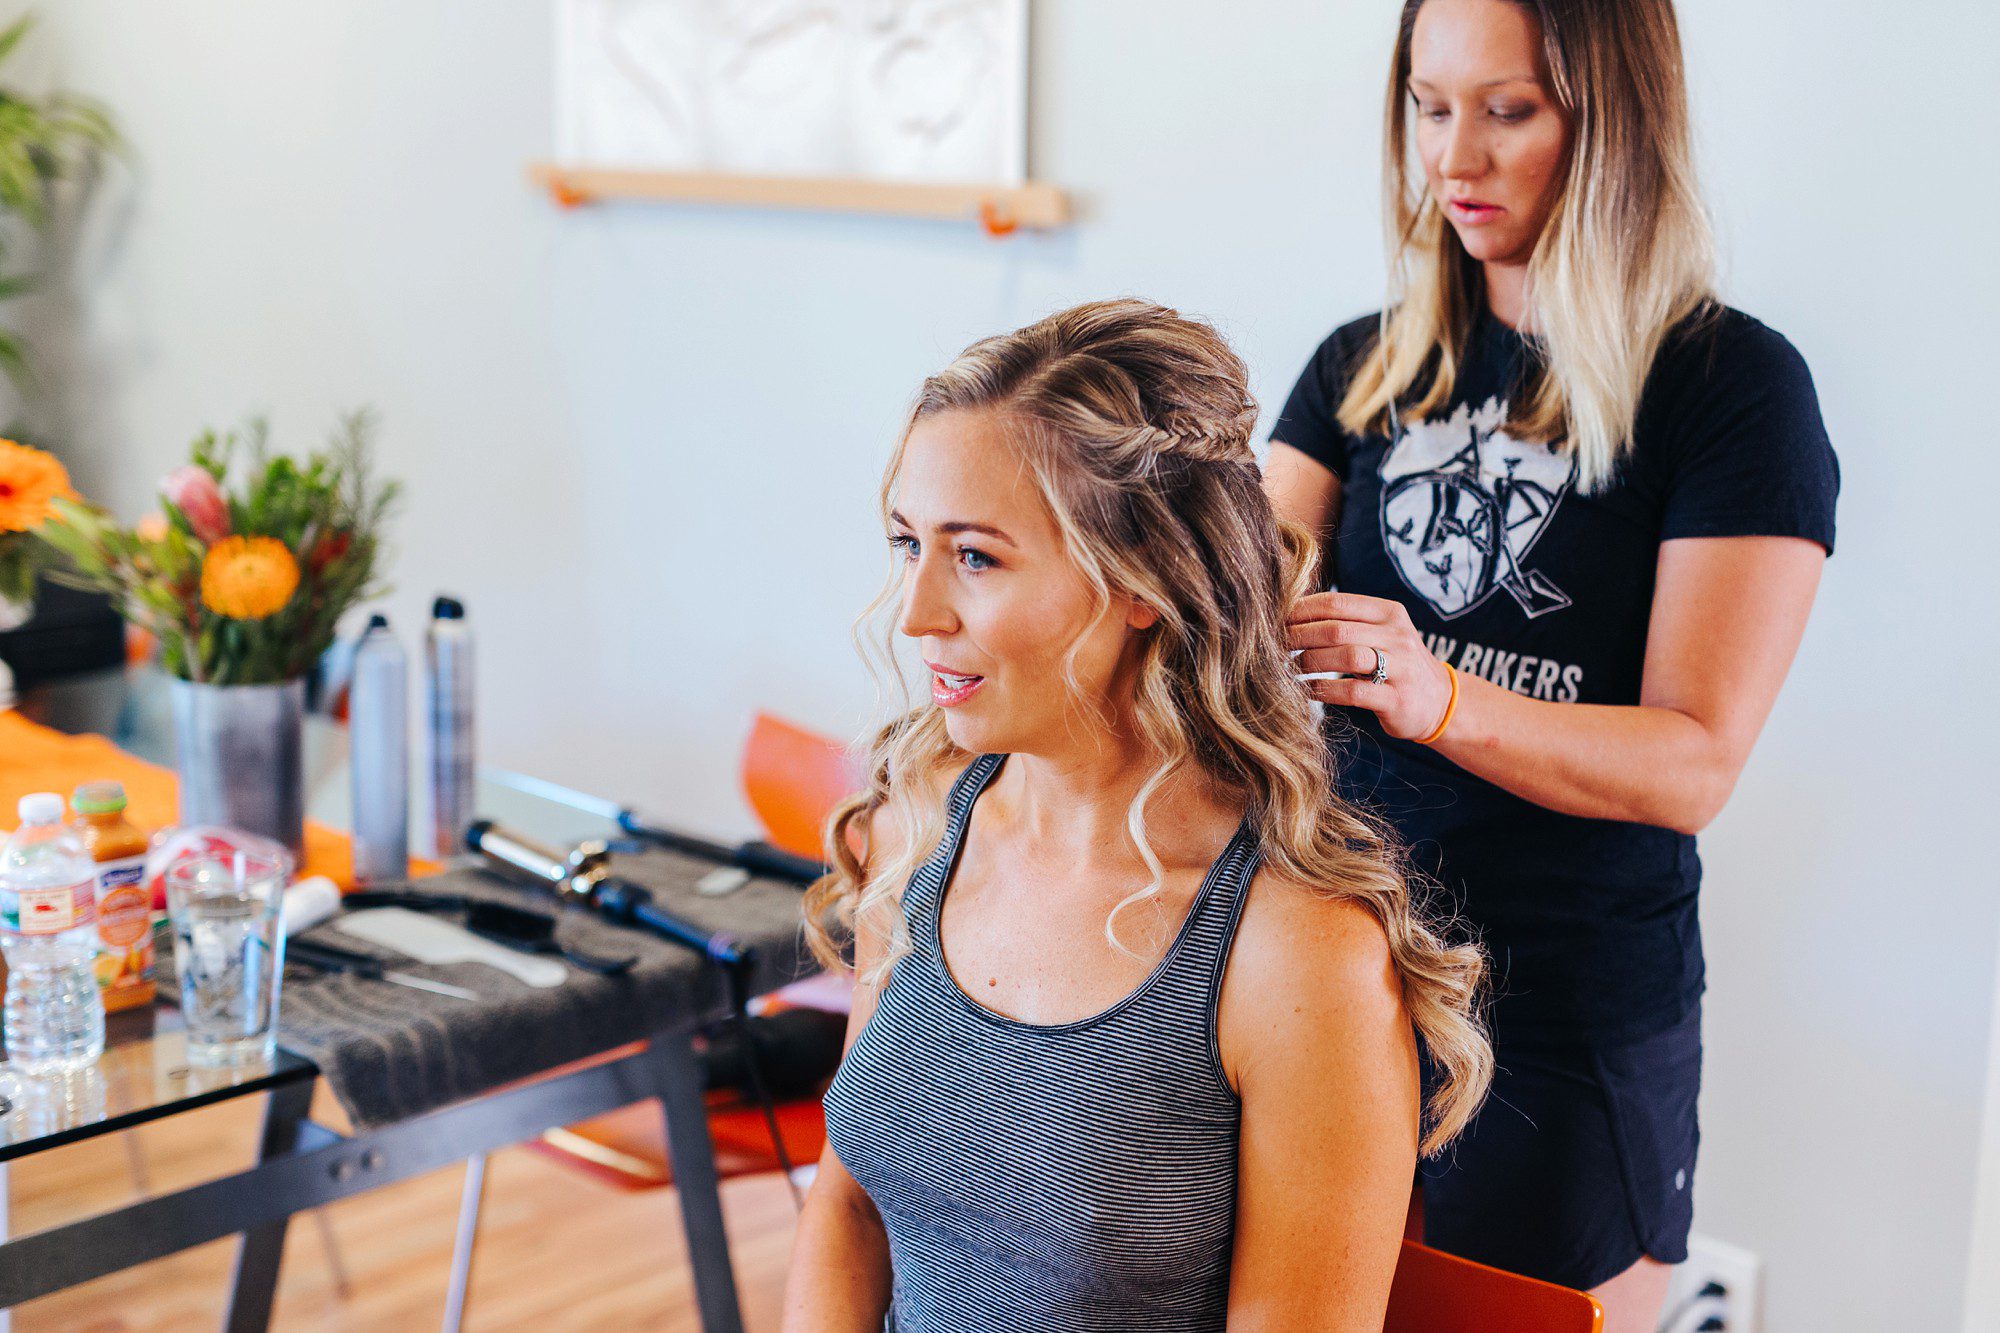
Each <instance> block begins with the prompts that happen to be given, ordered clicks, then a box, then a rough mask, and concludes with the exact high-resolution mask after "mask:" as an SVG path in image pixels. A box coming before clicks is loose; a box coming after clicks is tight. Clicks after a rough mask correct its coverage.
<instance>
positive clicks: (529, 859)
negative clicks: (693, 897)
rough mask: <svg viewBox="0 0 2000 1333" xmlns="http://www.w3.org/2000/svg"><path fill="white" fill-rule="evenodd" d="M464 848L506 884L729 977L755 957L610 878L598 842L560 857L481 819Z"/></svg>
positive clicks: (606, 853)
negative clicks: (644, 936) (513, 882)
mask: <svg viewBox="0 0 2000 1333" xmlns="http://www.w3.org/2000/svg"><path fill="white" fill-rule="evenodd" d="M465 845H466V848H467V850H469V851H472V852H476V853H478V854H479V856H481V857H482V858H484V859H485V861H486V863H487V864H488V865H490V866H492V867H494V868H495V869H496V870H498V871H499V872H500V873H501V874H503V875H506V876H507V877H509V878H511V879H522V880H527V881H528V882H530V883H533V884H535V885H536V886H538V887H540V888H545V889H550V890H552V891H554V893H555V895H556V896H557V897H558V898H560V899H561V900H562V901H564V902H571V903H578V904H581V905H582V906H584V907H587V908H589V909H590V910H591V911H593V912H595V913H597V914H598V915H599V916H601V917H603V918H604V919H605V920H607V921H609V922H611V923H612V924H614V925H620V926H637V927H639V928H641V929H644V930H649V931H651V932H653V933H654V934H655V935H660V936H663V937H665V938H666V939H670V940H672V941H674V942H675V943H676V944H681V945H685V946H686V947H687V948H690V949H692V950H694V951H695V952H696V953H698V954H700V955H702V956H703V957H704V958H707V959H710V960H711V961H713V962H715V963H718V964H720V965H721V966H723V967H724V968H727V969H729V970H730V971H731V972H736V971H739V970H742V969H745V968H747V967H749V965H750V964H751V963H753V962H755V961H756V951H755V950H754V949H752V948H751V947H750V946H748V945H746V944H743V943H742V942H740V941H739V940H737V938H736V937H735V936H733V935H729V934H726V933H721V932H717V933H710V932H708V931H705V930H703V929H702V928H701V927H700V926H697V925H695V924H693V923H692V922H689V921H686V920H683V919H682V918H681V917H679V916H677V915H675V914H674V913H673V912H670V911H668V910H667V909H666V908H664V907H662V906H660V905H659V904H658V903H657V902H655V901H654V899H653V894H652V890H650V889H647V888H646V887H644V886H643V885H639V884H634V883H633V882H632V881H631V880H629V879H621V878H619V877H618V876H615V875H613V874H612V873H611V852H610V849H609V848H607V847H606V846H605V845H604V844H603V843H601V842H585V843H579V844H578V845H577V847H576V848H575V849H574V850H573V851H571V852H569V853H568V854H566V855H565V854H563V853H560V852H554V851H551V850H549V849H548V848H546V847H543V846H542V845H541V844H539V843H536V842H531V841H529V840H528V839H527V838H524V837H522V836H521V835H520V834H518V833H510V832H508V831H507V830H506V829H503V828H501V827H499V826H498V825H496V824H495V823H494V822H493V821H492V820H490V819H481V820H476V821H474V823H473V824H472V826H471V827H470V828H468V829H467V830H466V831H465Z"/></svg>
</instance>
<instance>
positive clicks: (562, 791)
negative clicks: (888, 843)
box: [479, 768, 827, 884]
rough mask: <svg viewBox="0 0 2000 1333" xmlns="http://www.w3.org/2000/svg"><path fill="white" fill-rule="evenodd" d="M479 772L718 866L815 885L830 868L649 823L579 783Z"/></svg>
mask: <svg viewBox="0 0 2000 1333" xmlns="http://www.w3.org/2000/svg"><path fill="white" fill-rule="evenodd" d="M479 771H480V775H481V776H482V777H486V778H489V779H491V780H492V781H494V782H498V783H499V784H501V785H502V786H505V787H512V788H513V789H514V790H515V791H519V792H526V793H527V794H528V795H530V796H538V797H540V798H541V799H543V800H545V801H554V802H555V803H556V804H558V805H566V806H568V807H569V808H570V809H572V810H582V811H584V812H586V813H588V814H592V815H596V816H597V817H598V818H600V819H608V820H610V821H611V822H612V823H614V824H616V825H617V826H618V828H619V830H620V831H621V832H623V833H624V834H625V835H626V836H627V837H631V838H637V839H639V840H640V841H641V842H650V843H652V844H653V845H654V846H657V847H664V848H666V849H667V850H668V851H670V852H680V853H682V854H683V855H686V856H696V857H700V858H701V859H702V860H704V861H714V862H716V863H717V864H719V865H726V866H736V867H738V868H739V869H742V870H747V871H749V872H750V873H751V874H753V875H761V876H764V877H766V878H769V879H782V880H786V881H789V882H791V883H794V884H810V883H812V882H813V881H814V880H816V879H818V878H819V877H820V876H821V875H824V874H825V873H826V870H827V868H826V866H825V865H824V864H823V863H821V862H819V861H816V860H813V859H812V858H811V857H806V856H797V855H794V854H793V853H791V852H787V851H784V850H781V849H780V848H777V847H773V846H772V845H771V844H770V843H768V842H746V843H742V844H740V845H738V846H734V847H732V846H729V845H728V844H726V843H720V842H710V841H709V840H708V839H706V838H697V837H694V836H693V835H692V834H687V833H676V832H675V831H674V830H672V829H668V828H661V827H660V826H659V825H658V824H651V823H648V822H647V821H646V820H645V819H643V818H641V817H640V815H639V812H638V811H637V810H634V809H633V808H632V807H631V806H629V805H620V804H618V803H617V802H616V801H608V800H606V799H604V798H603V797H602V796H593V795H591V794H590V793H589V792H586V791H578V790H577V789H576V788H574V787H565V786H563V785H562V784H561V783H559V782H550V781H548V780H547V779H546V778H537V777H530V776H529V775H528V774H526V773H513V772H509V771H508V770H506V769H502V768H481V769H480V770H479Z"/></svg>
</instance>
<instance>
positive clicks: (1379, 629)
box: [1285, 592, 1451, 740]
mask: <svg viewBox="0 0 2000 1333" xmlns="http://www.w3.org/2000/svg"><path fill="white" fill-rule="evenodd" d="M1285 622H1286V625H1287V631H1286V641H1287V645H1288V646H1289V647H1291V648H1294V649H1300V648H1302V649H1304V650H1305V651H1304V652H1302V653H1300V654H1299V656H1298V658H1297V659H1296V663H1295V664H1296V666H1297V667H1298V670H1299V674H1301V675H1313V674H1316V673H1318V672H1323V671H1339V672H1344V673H1347V674H1348V675H1350V676H1352V677H1353V679H1351V680H1309V681H1307V682H1306V688H1307V689H1308V690H1310V691H1311V693H1312V696H1313V698H1315V699H1318V700H1319V701H1320V702H1322V703H1329V704H1339V705H1341V706H1342V707H1344V708H1366V709H1367V710H1368V711H1370V712H1371V713H1374V714H1375V716H1376V717H1377V718H1379V719H1380V720H1381V723H1382V730H1384V731H1386V732H1388V733H1389V734H1390V735H1391V736H1394V737H1396V738H1398V739H1399V740H1414V739H1416V738H1417V737H1419V736H1428V735H1430V734H1431V732H1432V731H1433V730H1435V729H1436V727H1437V724H1438V722H1439V721H1440V720H1441V719H1442V718H1443V717H1444V710H1445V706H1446V705H1447V704H1448V703H1449V702H1450V700H1451V677H1450V676H1449V675H1447V674H1446V672H1445V668H1444V664H1443V663H1442V662H1440V661H1438V660H1437V658H1435V657H1433V656H1431V651H1430V649H1429V648H1426V647H1425V646H1424V641H1423V639H1422V638H1420V637H1419V636H1418V634H1417V631H1416V628H1415V627H1414V626H1412V625H1411V624H1410V613H1409V612H1408V611H1406V610H1404V609H1403V604H1402V603H1401V602H1392V601H1389V600H1388V599H1387V598H1383V597H1362V596H1359V595H1358V594H1355V593H1348V592H1316V593H1313V594H1312V595H1310V596H1308V597H1301V598H1299V600H1298V601H1296V602H1294V603H1293V604H1292V609H1291V610H1290V612H1288V613H1287V614H1286V616H1285ZM1377 649H1379V650H1380V651H1381V653H1382V657H1383V665H1384V667H1385V668H1386V670H1387V671H1388V675H1389V679H1388V680H1387V681H1386V682H1384V683H1383V684H1380V685H1377V684H1375V682H1374V681H1373V680H1371V679H1369V678H1370V677H1371V676H1373V675H1374V674H1375V650H1377Z"/></svg>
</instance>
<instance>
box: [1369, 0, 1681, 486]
mask: <svg viewBox="0 0 2000 1333" xmlns="http://www.w3.org/2000/svg"><path fill="white" fill-rule="evenodd" d="M1511 2H1512V3H1515V4H1518V5H1520V6H1521V7H1522V8H1523V9H1526V10H1527V11H1528V12H1529V13H1530V14H1532V15H1533V16H1534V17H1535V19H1536V20H1537V22H1538V23H1539V24H1540V28H1541V36H1542V59H1543V63H1544V65H1545V66H1546V68H1547V70H1548V77H1549V83H1550V86H1551V89H1552V91H1553V93H1554V95H1555V99H1556V101H1557V103H1558V104H1559V105H1560V106H1561V107H1562V110H1563V113H1564V115H1565V116H1567V117H1568V118H1569V123H1570V126H1571V133H1572V142H1571V145H1570V152H1569V163H1568V167H1567V169H1566V175H1565V178H1564V181H1563V187H1562V193H1561V195H1560V196H1559V197H1558V198H1557V200H1556V205H1555V209H1554V211H1553V212H1552V213H1551V214H1550V215H1549V220H1548V223H1547V224H1546V225H1545V226H1544V227H1543V228H1542V234H1541V236H1540V238H1539V239H1538V240H1537V241H1536V243H1535V250H1534V254H1533V255H1532V256H1531V257H1530V259H1529V261H1528V304H1529V309H1530V311H1531V312H1532V322H1533V325H1534V328H1535V331H1536V334H1537V341H1538V343H1539V355H1538V356H1537V357H1536V358H1535V359H1536V362H1537V364H1536V365H1535V366H1534V367H1533V368H1532V369H1531V371H1530V383H1529V384H1527V385H1525V386H1523V392H1521V393H1519V394H1517V395H1516V396H1515V399H1514V404H1513V409H1512V416H1513V420H1512V421H1510V422H1509V423H1508V430H1509V431H1510V432H1511V433H1513V434H1514V435H1515V436H1517V437H1518V438H1521V439H1527V440H1542V441H1550V440H1565V441H1566V444H1565V447H1566V448H1568V449H1569V450H1571V451H1572V452H1574V454H1575V455H1576V459H1577V485H1578V487H1579V489H1581V490H1584V491H1594V490H1597V489H1599V488H1600V487H1602V486H1604V485H1606V484H1608V483H1609V482H1610V480H1611V478H1612V476H1613V475H1614V473H1615V472H1616V469H1617V464H1618V460H1619V458H1620V457H1621V456H1622V455H1623V453H1624V452H1625V451H1626V450H1627V449H1628V448H1629V447H1630V445H1631V438H1632V424H1633V421H1634V420H1635V419H1636V417H1637V416H1638V412H1639V397H1640V394H1641V393H1642V391H1643V390H1644V388H1645V384H1646V375H1647V373H1648V371H1650V370H1651V369H1652V365H1653V358H1654V356H1655V355H1656V354H1657V353H1658V352H1659V349H1660V344H1661V342H1662V341H1663V340H1664V339H1665V338H1666V336H1667V334H1668V332H1669V331H1670V330H1672V329H1673V328H1674V327H1675V326H1676V325H1678V324H1680V323H1681V322H1682V321H1683V320H1685V319H1687V318H1689V317H1690V316H1692V315H1697V314H1700V313H1703V312H1706V311H1709V310H1710V309H1712V307H1713V290H1714V273H1715V241H1714V237H1713V235H1712V234H1711V232H1710V229H1709V222H1708V214H1707V212H1706V210H1705V209H1704V208H1703V206H1702V202H1701V194H1700V190H1699V187H1698V185H1697V183H1696V180H1695V171H1694V150H1693V135H1692V132H1691V131H1690V129H1689V125H1688V107H1687V81H1686V75H1685V71H1684V68H1683V65H1682V61H1681V39H1680V29H1679V26H1678V25H1677V24H1676V22H1675V20H1674V7H1673V0H1511ZM1423 7H1424V0H1405V3H1404V5H1403V15H1402V23H1401V26H1400V27H1399V29H1398V32H1397V37H1396V50H1395V54H1394V56H1393V57H1392V58H1391V60H1390V64H1389V92H1388V106H1387V108H1386V112H1385V118H1384V127H1385V133H1384V143H1383V156H1382V170H1383V207H1384V212H1385V215H1386V218H1385V221H1386V223H1387V227H1388V241H1389V270H1390V283H1389V288H1390V290H1389V300H1388V304H1387V306H1386V308H1385V313H1384V315H1383V321H1382V335H1381V336H1380V337H1379V338H1377V339H1376V341H1375V344H1374V346H1373V347H1372V348H1371V349H1370V351H1369V353H1368V355H1367V357H1366V358H1364V359H1363V361H1362V363H1361V365H1360V366H1359V367H1358V368H1357V369H1356V371H1355V373H1354V376H1353V378H1352V380H1351V381H1350V383H1349V386H1348V390H1347V394H1346V397H1345V398H1344V399H1343V400H1342V401H1341V404H1340V412H1339V417H1340V424H1341V425H1342V426H1343V427H1344V428H1346V429H1347V430H1348V431H1350V432H1352V433H1354V434H1356V435H1369V434H1380V433H1382V432H1383V431H1385V430H1387V429H1388V428H1389V427H1390V425H1391V421H1390V409H1391V407H1392V405H1393V406H1395V407H1396V408H1397V409H1398V410H1399V411H1401V412H1405V413H1408V414H1410V415H1413V416H1418V417H1422V416H1425V415H1428V414H1429V413H1430V412H1431V411H1433V410H1434V409H1436V408H1438V407H1440V406H1442V405H1443V404H1445V403H1448V402H1449V401H1451V393H1452V387H1453V384H1454V383H1455V381H1456V379H1457V375H1458V368H1459V366H1460V365H1461V364H1462V363H1463V362H1464V359H1465V345H1466V339H1467V337H1468V336H1469V334H1470V333H1471V330H1472V322H1473V319H1474V317H1475V316H1476V315H1477V314H1478V312H1479V309H1480V307H1481V306H1482V305H1483V304H1484V302H1485V285H1484V281H1483V271H1482V269H1481V267H1480V265H1479V262H1478V261H1477V260H1475V259H1473V258H1472V256H1471V255H1469V254H1467V253H1466V251H1465V247H1464V246H1463V245H1462V244H1461V243H1460V242H1459V239H1458V233H1457V232H1455V231H1454V230H1452V228H1451V226H1450V224H1449V223H1448V222H1447V220H1446V219H1445V216H1444V213H1443V211H1442V206H1441V204H1440V203H1439V201H1438V199H1437V197H1436V196H1435V195H1433V194H1432V193H1431V190H1430V186H1429V182H1428V181H1427V180H1426V179H1425V176H1424V171H1423V167H1422V164H1421V163H1419V162H1418V161H1416V159H1415V153H1414V150H1413V149H1412V147H1411V133H1410V129H1411V119H1412V117H1413V116H1414V114H1415V112H1414V109H1413V105H1414V104H1413V99H1412V97H1411V95H1410V90H1409V86H1408V85H1409V79H1410V45H1411V40H1412V35H1413V34H1414V32H1415V31H1416V26H1417V13H1418V11H1419V10H1421V9H1422V8H1423ZM1406 400H1407V401H1406Z"/></svg>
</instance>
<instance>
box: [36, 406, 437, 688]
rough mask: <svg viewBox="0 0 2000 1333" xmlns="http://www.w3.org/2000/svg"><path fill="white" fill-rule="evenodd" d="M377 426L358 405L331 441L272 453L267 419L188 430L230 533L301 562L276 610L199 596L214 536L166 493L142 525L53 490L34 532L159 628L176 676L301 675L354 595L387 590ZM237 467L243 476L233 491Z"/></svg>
mask: <svg viewBox="0 0 2000 1333" xmlns="http://www.w3.org/2000/svg"><path fill="white" fill-rule="evenodd" d="M373 433H374V419H373V417H372V416H371V415H370V414H369V413H367V412H355V413H352V414H350V415H348V416H347V417H344V418H343V419H342V420H341V422H340V425H339V426H338V427H337V428H336V430H335V431H334V433H333V437H332V439H331V440H330V441H329V442H328V443H327V445H326V447H325V448H323V449H321V450H319V451H318V452H315V453H312V454H309V455H307V456H306V457H305V458H304V459H303V460H295V459H293V458H291V457H288V456H286V455H284V454H273V453H272V452H271V451H270V448H269V429H268V427H267V425H266V423H265V422H263V421H262V420H253V421H251V422H250V423H249V424H248V425H246V426H245V427H244V428H243V429H242V430H241V431H232V432H229V433H227V434H220V435H218V434H217V433H216V432H214V431H206V432H204V433H203V434H202V435H201V436H200V437H199V438H197V439H196V440H195V442H194V446H193V449H192V450H191V456H192V459H193V462H194V463H195V465H196V466H198V467H201V468H203V469H205V470H206V471H207V472H208V473H209V475H210V476H212V477H214V478H215V480H216V481H217V483H219V484H220V485H221V486H222V488H223V491H224V498H225V500H226V502H227V505H228V511H229V526H230V535H232V536H239V537H271V538H275V539H276V540H278V541H280V542H282V543H284V545H285V547H286V549H287V550H288V551H290V552H291V554H292V557H293V559H294V560H296V561H297V563H298V567H299V585H298V588H297V590H296V591H295V592H294V593H293V594H292V596H291V598H290V599H289V600H288V601H286V603H285V604H284V605H283V606H282V607H281V608H279V609H278V611H276V612H275V613H274V614H272V615H269V616H265V617H262V618H261V619H256V620H245V619H236V618H232V617H229V616H225V615H221V614H219V613H217V612H216V611H215V610H213V609H212V608H211V607H209V606H208V605H207V604H206V603H205V602H204V601H203V600H202V596H201V575H202V565H203V562H204V561H205V560H206V559H207V557H208V551H209V548H208V545H207V544H206V543H205V542H203V541H202V539H201V537H200V536H199V535H198V534H197V532H196V529H195V525H194V524H193V523H191V522H190V521H189V518H188V515H187V514H185V513H183V512H182V511H181V510H180V509H179V508H177V507H176V506H175V505H173V504H172V503H169V502H166V501H164V500H163V501H162V504H161V508H162V510H163V511H164V515H165V519H166V521H165V524H164V525H163V527H162V528H161V529H160V530H157V531H153V532H149V533H146V534H142V533H141V532H140V531H139V530H137V529H128V528H126V527H125V526H124V525H122V524H120V523H119V522H118V520H117V519H115V518H114V517H112V516H111V515H110V514H108V513H106V512H105V511H103V510H101V509H97V508H94V507H92V506H90V505H87V504H77V503H74V502H71V501H67V500H58V501H56V506H55V507H56V517H55V518H53V519H51V520H50V521H49V522H48V523H47V524H45V525H44V526H43V527H42V528H41V529H40V530H39V533H38V535H39V537H40V538H41V540H43V541H45V542H47V543H48V544H49V545H50V546H52V547H54V548H55V549H56V550H57V551H59V552H61V554H62V555H64V556H65V557H67V564H68V565H69V568H68V569H63V568H60V567H58V568H57V569H56V570H54V571H52V573H51V575H50V577H52V578H55V579H58V580H61V581H62V582H65V583H69V584H71V585H73V586H76V587H82V588H91V589H95V590H97V591H100V592H104V593H107V594H109V595H110V597H111V599H112V601H113V602H114V603H115V604H116V605H117V606H118V608H119V610H120V612H121V613H122V614H123V615H124V616H125V618H126V619H127V620H129V621H131V622H132V623H133V624H135V625H137V626H139V627H140V628H142V629H144V630H146V631H148V632H149V633H151V634H152V635H153V636H154V638H156V639H157V640H158V641H159V644H160V654H161V661H162V663H163V664H164V665H165V667H166V668H167V670H168V671H170V672H172V673H173V674H174V675H176V676H179V677H181V678H182V679H183V680H198V681H207V682H209V683H211V684H216V685H266V684H274V683H277V682H280V681H287V680H293V679H296V678H298V677H299V676H302V675H304V674H305V673H306V672H307V671H309V670H311V668H312V665H313V663H315V662H317V661H318V660H319V658H320V656H321V655H322V654H323V653H325V652H326V650H327V648H328V647H329V646H330V645H331V644H332V643H333V637H334V630H335V627H336V625H337V624H338V622H339V620H340V617H341V616H342V614H344V613H345V612H346V611H347V610H348V608H350V607H352V606H354V605H356V604H357V603H359V602H362V601H364V600H367V599H369V598H372V597H376V596H380V595H381V594H383V593H385V592H387V591H388V589H387V588H386V586H384V585H383V584H381V583H380V582H379V581H378V580H377V577H376V573H377V565H378V562H379V560H380V558H381V555H382V532H383V527H384V524H385V522H386V520H387V519H388V517H389V515H390V513H391V511H392V510H393V508H394V506H395V504H396V501H397V499H398V497H399V494H400V490H401V488H400V487H399V485H398V484H397V483H396V482H393V481H381V480H378V479H377V478H376V477H375V475H374V472H373V469H372V466H371V448H370V442H371V439H372V436H373ZM232 476H237V477H240V479H241V481H240V484H239V485H238V486H237V487H236V488H235V489H234V490H233V491H232V490H230V488H229V481H230V479H231V477H232Z"/></svg>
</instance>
